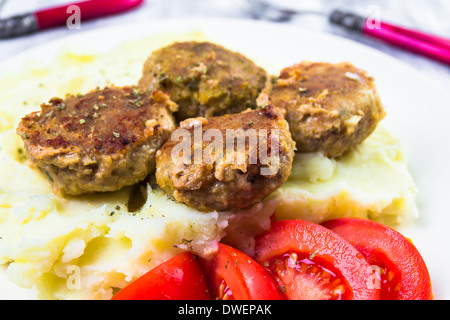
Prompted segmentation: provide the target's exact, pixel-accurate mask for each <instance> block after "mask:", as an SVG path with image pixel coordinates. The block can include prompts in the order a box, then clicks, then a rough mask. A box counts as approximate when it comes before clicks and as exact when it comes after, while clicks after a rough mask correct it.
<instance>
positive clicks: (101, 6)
mask: <svg viewBox="0 0 450 320" xmlns="http://www.w3.org/2000/svg"><path fill="white" fill-rule="evenodd" d="M142 2H144V0H88V1H78V2H74V3H69V4H66V5H62V6H57V7H52V8H47V9H42V10H38V11H36V12H35V13H34V16H35V17H36V20H37V23H38V26H39V29H41V30H42V29H48V28H52V27H56V26H60V25H64V24H66V21H67V19H68V18H69V17H70V16H71V15H72V14H73V12H72V11H71V10H68V9H69V7H70V6H74V5H75V6H77V7H78V8H79V9H80V19H81V21H85V20H88V19H92V18H97V17H101V16H105V15H111V14H115V13H119V12H122V11H125V10H129V9H131V8H133V7H135V6H137V5H140V4H141V3H142Z"/></svg>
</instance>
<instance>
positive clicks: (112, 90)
mask: <svg viewBox="0 0 450 320" xmlns="http://www.w3.org/2000/svg"><path fill="white" fill-rule="evenodd" d="M175 107H176V104H175V103H174V102H172V101H171V100H170V99H169V97H168V96H167V95H166V94H164V93H162V92H159V91H155V92H153V94H149V93H147V92H144V91H142V90H139V89H137V88H134V87H123V88H122V87H108V88H104V89H101V90H100V89H97V90H94V91H92V92H89V93H87V94H86V95H84V96H80V95H79V96H67V97H66V98H65V99H60V98H53V99H51V100H50V101H49V103H46V104H42V105H41V111H39V112H33V113H31V114H29V115H27V116H26V117H24V118H23V119H22V121H21V122H20V124H19V126H18V128H17V132H18V134H19V135H21V137H22V139H23V141H24V145H25V149H26V150H27V152H28V154H29V155H30V158H31V161H32V163H33V164H34V165H35V166H36V167H37V168H39V169H41V170H42V171H43V172H45V173H46V174H47V176H48V177H49V178H50V180H51V181H52V182H53V187H54V191H55V192H56V193H60V194H66V195H80V194H84V193H91V192H104V191H115V190H119V189H120V188H122V187H124V186H128V185H132V184H134V183H136V182H138V181H140V180H143V179H144V178H145V177H146V176H147V175H148V174H149V173H150V172H152V171H153V170H154V169H155V154H156V150H157V149H158V148H159V147H160V146H161V145H162V144H163V143H164V142H165V141H166V139H167V138H168V137H169V136H170V134H171V132H172V130H173V129H174V128H175V122H174V119H173V116H172V111H173V110H174V108H175Z"/></svg>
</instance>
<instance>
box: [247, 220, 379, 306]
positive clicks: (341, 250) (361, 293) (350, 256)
mask: <svg viewBox="0 0 450 320" xmlns="http://www.w3.org/2000/svg"><path fill="white" fill-rule="evenodd" d="M289 252H294V253H299V254H303V255H305V254H307V255H308V256H309V257H310V258H312V259H311V260H315V259H316V260H317V261H322V262H326V263H328V264H329V265H331V266H333V267H334V268H335V269H336V270H338V271H339V273H340V274H341V275H342V277H343V278H344V279H345V281H346V284H347V288H346V289H347V291H348V292H349V294H348V295H347V299H349V300H378V298H379V293H378V291H377V290H375V289H372V288H370V287H369V286H368V285H367V280H368V279H370V277H371V275H372V269H371V267H370V265H369V264H368V263H367V261H366V260H365V259H364V258H363V256H362V255H361V254H360V253H359V252H358V251H357V250H356V249H355V248H354V247H353V246H352V245H351V244H349V243H348V242H347V241H345V240H344V239H342V238H341V237H339V236H337V234H335V233H334V232H332V231H330V230H328V229H326V228H325V227H322V226H320V225H318V224H315V223H311V222H307V221H302V220H284V221H278V222H275V223H274V224H273V225H272V229H271V230H270V231H269V232H267V233H265V234H263V235H260V236H259V237H257V238H256V260H257V261H258V262H259V263H261V264H262V265H264V264H267V263H268V261H271V259H273V258H274V257H278V256H283V255H285V254H286V253H289ZM299 295H300V296H301V292H300V294H299ZM317 299H319V298H317Z"/></svg>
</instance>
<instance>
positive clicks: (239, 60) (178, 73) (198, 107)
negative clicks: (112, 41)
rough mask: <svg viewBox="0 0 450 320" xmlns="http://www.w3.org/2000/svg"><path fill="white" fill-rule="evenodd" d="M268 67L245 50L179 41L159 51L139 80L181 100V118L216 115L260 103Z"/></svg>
mask: <svg viewBox="0 0 450 320" xmlns="http://www.w3.org/2000/svg"><path fill="white" fill-rule="evenodd" d="M267 79H268V77H267V74H266V72H265V71H264V70H263V69H262V68H260V67H258V66H257V65H255V64H254V63H253V62H252V61H251V60H249V59H248V58H246V57H245V56H243V55H242V54H240V53H237V52H232V51H230V50H228V49H226V48H224V47H222V46H219V45H216V44H213V43H210V42H194V41H191V42H177V43H174V44H172V45H169V46H166V47H163V48H161V49H159V50H156V51H154V52H153V53H152V54H151V55H150V56H149V57H148V59H147V61H146V62H145V64H144V69H143V74H142V77H141V79H140V81H139V85H140V86H141V87H143V88H145V89H150V90H161V91H164V92H167V93H168V94H169V95H170V97H171V99H172V100H173V101H175V102H176V103H177V104H178V105H179V110H178V112H176V113H175V117H176V119H177V120H178V121H182V120H184V119H187V118H192V117H211V116H219V115H224V114H231V113H239V112H241V111H243V110H245V109H247V108H254V107H255V106H256V102H255V100H256V98H257V96H258V94H259V93H260V91H261V90H262V89H263V88H264V87H265V84H266V81H267Z"/></svg>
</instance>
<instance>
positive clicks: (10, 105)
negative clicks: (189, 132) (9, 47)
mask: <svg viewBox="0 0 450 320" xmlns="http://www.w3.org/2000/svg"><path fill="white" fill-rule="evenodd" d="M175 39H176V40H179V41H184V40H198V41H202V40H209V41H212V42H214V40H213V39H208V38H207V36H205V35H204V34H200V33H189V34H184V35H164V36H157V37H150V38H148V39H143V40H141V41H135V42H130V43H127V44H124V45H122V46H120V47H117V48H116V49H114V50H111V51H108V52H105V53H102V54H94V53H92V52H89V50H85V49H77V50H73V51H67V50H66V51H63V52H61V53H60V55H59V56H57V58H56V60H55V61H54V62H53V63H51V64H50V65H46V64H44V63H40V62H39V61H30V62H27V63H26V64H25V67H24V69H23V70H20V71H14V72H12V73H10V74H4V73H2V76H1V77H0V87H1V88H2V92H1V93H0V177H1V179H0V264H2V265H4V266H5V267H6V275H7V277H8V278H9V279H10V280H11V281H12V282H14V283H15V284H17V285H18V286H21V287H26V288H31V287H34V288H36V289H37V290H38V292H39V298H45V299H109V298H111V297H112V295H113V292H114V290H115V289H114V288H122V287H124V286H125V285H126V284H128V283H129V282H130V281H132V280H134V279H135V278H137V277H139V276H140V275H142V274H144V273H145V272H146V271H148V270H149V269H151V268H153V267H155V266H156V265H158V264H159V263H161V262H162V261H164V260H166V259H167V258H170V257H172V256H174V255H175V254H177V253H179V252H180V251H181V250H186V249H187V250H194V251H195V252H197V253H199V254H204V255H207V254H209V253H211V252H214V250H215V249H216V245H217V242H218V241H220V240H221V239H225V240H227V241H228V242H229V243H235V244H236V245H238V246H239V247H240V248H241V249H242V250H243V251H246V252H248V253H250V252H251V250H252V245H253V242H252V240H251V236H252V235H254V234H257V233H259V232H261V231H263V230H266V229H268V228H269V227H270V216H271V215H272V213H273V212H275V213H276V216H277V218H279V219H291V218H300V219H306V220H310V221H315V222H321V221H323V220H327V219H329V218H333V217H339V216H360V217H369V218H372V219H375V220H379V221H385V222H386V221H387V222H389V223H390V224H395V223H398V222H399V221H400V220H401V219H402V218H403V217H406V216H408V215H409V214H414V213H416V210H417V209H416V207H415V203H414V194H415V187H414V183H413V180H412V177H411V175H410V174H409V172H408V169H407V164H406V160H405V157H404V151H403V149H402V146H401V145H400V143H399V142H398V141H397V140H396V139H394V138H393V137H392V136H391V135H390V134H389V132H388V131H387V130H385V129H384V128H382V127H379V128H378V129H377V130H376V131H375V132H374V133H373V134H372V135H371V136H370V137H369V138H368V139H367V140H366V141H365V142H363V143H362V144H361V145H360V146H359V147H358V148H356V150H354V151H353V152H350V153H348V154H347V155H345V156H344V157H342V158H340V159H337V160H331V159H328V158H326V157H323V156H322V155H320V154H303V155H300V154H297V155H296V158H295V159H294V165H293V170H292V174H291V176H290V178H289V179H288V181H287V182H286V183H285V184H284V185H282V186H281V188H279V189H278V190H276V191H275V192H274V193H272V194H271V195H270V196H269V197H267V198H266V199H265V200H264V201H263V202H262V203H260V204H257V205H256V206H254V207H252V208H249V209H247V210H242V211H241V212H223V213H220V214H218V213H216V212H212V213H201V212H197V211H195V210H193V209H190V208H188V207H186V206H184V205H182V204H180V203H177V202H174V201H172V200H170V199H168V197H166V196H165V195H164V194H162V193H161V191H160V190H159V189H158V188H156V189H152V187H151V186H150V185H149V186H147V187H145V188H144V189H145V193H146V194H147V199H146V200H145V202H144V203H143V205H142V208H141V209H140V210H139V212H128V210H127V202H128V200H129V198H130V195H131V194H132V192H133V191H132V188H124V189H122V190H120V191H117V192H112V193H105V194H96V195H90V196H82V197H73V198H60V197H58V196H56V195H55V194H53V193H52V191H51V184H50V182H49V180H48V177H46V175H45V173H41V172H38V171H36V170H35V169H33V168H30V167H29V166H28V161H27V156H26V155H24V154H23V145H22V140H21V139H20V137H18V136H17V135H16V133H15V128H16V127H17V124H18V122H19V121H20V119H21V117H22V116H24V115H26V114H28V113H30V112H32V111H36V110H38V109H39V106H40V104H41V103H42V102H46V101H48V100H49V99H50V98H51V97H53V96H64V95H65V94H67V93H70V94H74V95H76V94H78V93H85V92H87V91H89V90H91V89H93V88H95V87H97V86H99V87H103V86H105V85H108V84H115V85H118V86H120V85H129V84H132V83H137V81H138V79H139V77H140V76H141V72H142V65H143V63H144V61H145V60H146V58H147V57H148V55H149V54H150V52H151V51H152V50H154V49H157V48H159V47H162V46H164V45H168V44H170V43H171V42H172V41H174V40H175ZM216 41H217V40H216ZM231 49H236V50H238V48H231ZM244 54H245V53H244ZM249 58H253V57H249ZM254 61H255V62H256V63H257V64H260V65H263V63H262V60H261V59H260V58H258V57H255V58H254ZM265 62H267V61H265ZM280 63H282V62H276V64H280ZM264 66H265V67H266V69H267V70H268V71H270V72H275V73H276V72H277V70H275V69H277V68H274V67H273V66H268V65H266V64H264V65H263V67H264ZM78 282H79V283H78Z"/></svg>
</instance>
